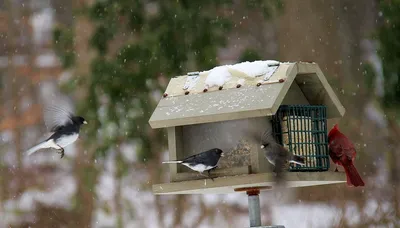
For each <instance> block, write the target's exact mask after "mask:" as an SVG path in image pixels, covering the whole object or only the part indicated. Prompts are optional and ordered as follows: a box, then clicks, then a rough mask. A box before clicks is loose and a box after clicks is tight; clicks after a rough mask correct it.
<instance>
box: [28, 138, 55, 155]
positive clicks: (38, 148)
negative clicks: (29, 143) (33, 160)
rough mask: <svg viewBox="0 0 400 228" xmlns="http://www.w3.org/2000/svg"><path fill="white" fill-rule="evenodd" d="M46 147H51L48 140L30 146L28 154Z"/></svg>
mask: <svg viewBox="0 0 400 228" xmlns="http://www.w3.org/2000/svg"><path fill="white" fill-rule="evenodd" d="M44 148H49V142H48V141H44V142H41V143H39V144H37V145H36V146H34V147H32V148H30V149H29V150H27V151H26V154H27V155H31V154H33V153H35V152H36V151H38V150H40V149H44Z"/></svg>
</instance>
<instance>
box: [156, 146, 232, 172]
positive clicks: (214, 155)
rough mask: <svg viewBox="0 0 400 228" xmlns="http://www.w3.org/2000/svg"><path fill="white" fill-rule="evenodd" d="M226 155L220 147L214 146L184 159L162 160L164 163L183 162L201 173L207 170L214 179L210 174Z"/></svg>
mask: <svg viewBox="0 0 400 228" xmlns="http://www.w3.org/2000/svg"><path fill="white" fill-rule="evenodd" d="M223 156H224V153H223V151H222V150H221V149H219V148H214V149H211V150H207V151H204V152H201V153H199V154H195V155H192V156H190V157H187V158H185V159H183V160H176V161H164V162H162V163H163V164H173V163H175V164H182V165H184V166H186V167H188V168H190V169H192V170H194V171H197V172H199V173H200V174H201V175H204V174H203V172H204V171H207V172H208V176H207V177H209V178H211V180H214V179H213V178H212V177H211V176H210V172H211V170H214V169H215V168H217V163H218V161H219V159H220V158H221V157H223Z"/></svg>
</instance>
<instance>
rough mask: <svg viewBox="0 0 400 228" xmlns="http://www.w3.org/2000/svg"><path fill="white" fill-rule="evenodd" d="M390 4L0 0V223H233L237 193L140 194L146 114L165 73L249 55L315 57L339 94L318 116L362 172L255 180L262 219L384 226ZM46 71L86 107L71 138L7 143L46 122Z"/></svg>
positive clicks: (158, 147) (391, 207)
mask: <svg viewBox="0 0 400 228" xmlns="http://www.w3.org/2000/svg"><path fill="white" fill-rule="evenodd" d="M399 4H400V2H399V1H397V0H385V1H376V0H352V1H349V0H302V1H301V3H299V1H298V0H281V1H277V0H269V1H268V0H246V1H236V0H231V1H229V0H226V1H223V0H218V1H209V0H205V1H181V0H178V1H171V0H167V1H161V0H154V1H153V0H149V1H147V0H144V1H139V0H132V1H127V0H116V1H111V0H73V1H67V0H7V1H0V41H1V42H0V43H1V44H3V45H0V74H1V78H0V79H1V84H2V85H4V86H3V87H1V88H2V89H1V90H0V92H1V96H0V97H1V100H2V106H0V134H1V135H0V136H1V142H0V152H1V153H0V171H1V172H2V175H1V177H0V188H1V189H0V204H1V206H0V218H1V219H0V227H1V226H4V227H8V226H12V227H122V226H125V227H168V226H170V227H207V226H221V227H237V226H246V225H247V224H248V212H247V198H246V196H245V195H242V194H228V195H218V196H214V195H204V196H198V195H190V196H163V197H158V196H154V195H153V194H152V193H151V189H150V187H151V185H152V184H153V183H156V182H161V181H163V179H165V178H166V175H167V170H168V166H161V165H160V160H161V159H164V158H163V156H165V154H166V153H165V150H166V149H167V148H166V141H165V136H164V132H162V131H153V130H151V129H150V128H149V126H148V124H147V121H148V119H149V117H150V116H149V115H150V114H151V112H152V111H153V109H154V106H155V104H156V103H157V101H158V100H159V98H160V97H161V95H162V92H163V89H164V88H165V87H166V86H167V83H168V80H169V78H170V77H173V76H176V75H182V74H185V73H186V72H188V71H198V70H208V69H209V68H211V67H214V66H215V65H219V64H232V63H235V62H238V61H246V60H249V61H251V60H257V59H276V60H279V61H282V62H285V61H291V62H292V61H299V60H300V61H315V62H317V63H318V64H319V66H320V67H321V69H322V70H323V72H324V74H325V76H326V77H327V78H328V80H329V82H330V83H331V85H332V87H333V88H334V90H335V92H336V94H337V95H338V96H339V97H340V99H341V101H342V103H343V104H344V106H345V107H346V114H345V116H344V118H341V119H340V120H329V122H328V125H329V126H328V127H330V126H332V124H333V123H339V125H340V126H341V129H342V130H343V131H344V132H346V134H347V135H348V136H349V137H350V138H351V139H352V140H353V141H354V143H355V145H356V148H357V150H358V151H357V152H358V153H357V155H358V156H357V162H356V166H357V168H358V169H359V171H360V172H361V174H362V175H363V176H364V177H365V181H366V183H367V187H366V188H364V189H350V188H347V187H346V186H345V185H330V186H316V187H310V188H298V189H291V190H288V192H285V193H282V194H278V195H276V194H274V193H273V192H265V193H263V194H262V195H261V204H262V212H263V213H262V220H263V223H264V224H269V223H276V224H285V225H286V226H287V227H292V226H293V227H294V226H296V227H370V226H385V227H396V225H397V224H399V223H400V221H398V218H400V214H399V212H400V203H399V199H400V191H399V190H398V189H399V188H398V184H397V185H396V179H398V173H399V170H398V169H399V166H398V164H399V163H400V161H398V160H397V161H396V159H399V158H400V155H399V151H400V142H399V140H398V139H399V138H400V133H399V132H400V131H399V127H398V126H399V123H398V114H397V113H398V91H399V90H398V83H399V80H398V79H397V78H398V72H399V69H398V66H397V65H398V62H397V59H396V56H397V55H398V51H397V50H398V49H399V47H398V40H397V39H396V38H397V37H398V33H399V25H398V21H399V19H398V17H399V16H398V15H399V13H398V11H399ZM280 9H283V10H280ZM278 12H279V13H278ZM54 25H55V30H51V29H52V28H54ZM51 31H53V33H51ZM374 32H375V33H374ZM371 34H375V38H376V39H375V40H373V39H371V37H372V36H371ZM52 38H53V39H52ZM377 50H379V55H378V53H377ZM54 51H55V52H57V54H58V59H57V57H56V56H55V55H54ZM58 60H59V61H58ZM60 63H61V64H62V67H63V69H61V66H60ZM60 84H62V85H63V89H65V90H66V91H68V94H71V95H72V94H74V95H75V99H74V100H76V101H77V104H78V108H79V112H80V114H82V115H83V116H85V117H86V118H87V119H88V120H89V126H85V128H84V131H85V132H82V134H81V138H82V140H79V142H78V143H76V144H74V145H71V146H69V147H68V148H66V157H65V158H64V159H62V160H60V159H59V158H58V156H57V155H55V154H53V153H50V152H40V153H37V154H35V156H31V157H26V156H21V155H22V154H23V151H24V150H25V149H26V148H27V147H29V146H31V145H32V144H33V143H35V142H36V141H37V140H38V139H39V138H40V136H41V134H42V133H43V132H44V131H45V129H44V125H43V123H42V119H41V116H42V111H41V110H42V104H43V103H44V101H45V100H46V98H49V97H51V95H52V94H53V93H55V92H58V90H59V85H60ZM397 183H398V182H397ZM396 194H397V197H396ZM282 195H283V196H284V197H282ZM327 196H329V197H327ZM396 205H397V206H396ZM282 211H283V212H284V213H282ZM288 213H290V214H291V215H292V216H287V214H288ZM396 222H397V223H396ZM321 224H322V225H321Z"/></svg>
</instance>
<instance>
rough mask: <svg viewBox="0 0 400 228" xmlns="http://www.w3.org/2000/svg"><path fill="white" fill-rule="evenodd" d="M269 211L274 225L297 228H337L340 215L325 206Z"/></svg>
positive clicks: (314, 205)
mask: <svg viewBox="0 0 400 228" xmlns="http://www.w3.org/2000/svg"><path fill="white" fill-rule="evenodd" d="M271 210H272V223H273V224H274V225H283V226H285V227H297V228H303V227H304V228H308V227H337V226H338V225H339V220H340V216H338V215H339V214H340V213H341V212H340V210H339V209H338V208H336V207H332V206H327V205H326V204H302V205H287V206H274V207H271ZM320 218H323V219H320Z"/></svg>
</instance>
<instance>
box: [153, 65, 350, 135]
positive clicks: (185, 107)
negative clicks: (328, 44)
mask: <svg viewBox="0 0 400 228" xmlns="http://www.w3.org/2000/svg"><path fill="white" fill-rule="evenodd" d="M229 72H230V73H231V75H232V78H231V79H230V80H229V81H228V82H226V83H225V84H224V85H223V87H220V88H218V87H212V88H208V90H207V91H206V92H205V91H204V88H205V80H206V78H207V75H208V73H209V72H207V71H206V72H201V73H199V74H198V76H197V77H193V76H188V75H184V76H178V77H175V78H172V79H171V80H170V82H169V84H168V87H167V89H166V91H165V93H164V96H163V98H161V100H160V102H159V103H158V106H157V108H156V109H155V111H154V113H153V115H152V116H151V118H150V120H149V123H150V125H151V127H152V128H166V127H174V126H184V125H193V124H201V123H211V122H219V121H226V120H236V119H244V118H253V117H262V116H271V115H274V114H275V113H276V111H277V110H278V108H279V106H280V105H281V104H282V101H283V100H284V98H285V97H286V96H287V95H288V91H289V90H290V89H292V88H296V89H298V88H299V89H300V90H301V92H302V93H303V94H304V97H305V98H306V99H307V100H308V103H309V104H310V105H325V106H326V107H327V118H336V117H341V116H343V115H344V113H345V109H344V107H343V105H342V104H341V103H340V101H339V99H338V97H337V96H336V95H335V93H334V91H333V90H332V88H331V86H330V85H329V83H328V81H327V80H326V78H325V76H324V74H323V73H322V71H321V69H320V68H319V66H318V64H316V63H308V62H295V63H279V65H277V66H275V67H274V68H272V71H271V74H272V76H270V78H269V79H268V80H266V81H264V80H262V79H263V77H249V76H248V75H246V74H245V73H243V72H241V71H237V70H233V69H229ZM192 78H193V80H192V82H190V80H191V79H192ZM188 83H189V86H188ZM293 83H296V84H297V86H296V87H293V86H292V84H293Z"/></svg>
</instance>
